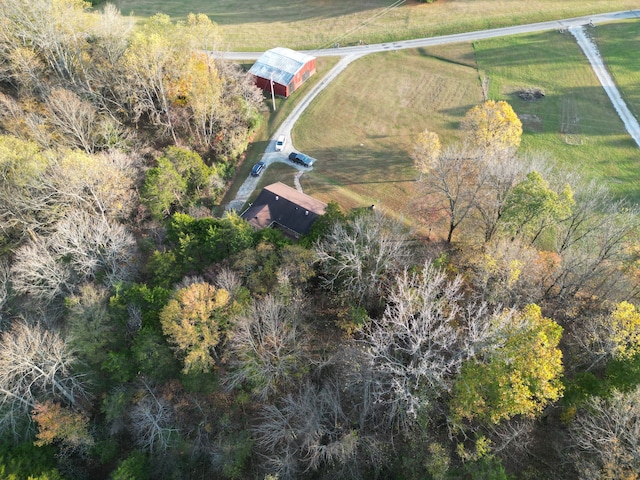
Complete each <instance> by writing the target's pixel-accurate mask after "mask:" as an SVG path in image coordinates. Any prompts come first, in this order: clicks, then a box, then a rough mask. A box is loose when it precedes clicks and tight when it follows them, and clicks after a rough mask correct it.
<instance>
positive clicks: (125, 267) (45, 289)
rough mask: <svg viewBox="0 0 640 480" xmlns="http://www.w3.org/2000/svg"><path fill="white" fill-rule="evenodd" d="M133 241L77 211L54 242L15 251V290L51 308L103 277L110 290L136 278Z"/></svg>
mask: <svg viewBox="0 0 640 480" xmlns="http://www.w3.org/2000/svg"><path fill="white" fill-rule="evenodd" d="M136 258H137V257H136V244H135V240H134V238H133V236H132V235H131V234H129V233H128V232H127V231H126V229H125V228H124V227H123V226H122V225H119V224H117V223H114V222H111V221H109V220H107V219H105V218H103V217H98V216H95V215H89V214H87V213H85V212H82V211H72V212H70V213H69V214H68V217H67V218H66V219H64V220H63V221H61V222H60V223H59V224H58V225H57V228H56V231H55V232H54V233H53V234H52V235H50V236H49V237H46V238H42V237H35V236H34V239H33V240H32V241H31V242H30V243H29V244H27V245H24V246H22V247H20V248H19V249H18V250H17V251H16V255H15V260H14V262H13V265H12V267H11V278H12V282H13V286H14V289H15V290H16V292H18V293H20V294H26V295H29V296H31V297H32V298H33V299H34V300H38V301H41V302H43V303H44V304H48V303H50V302H51V301H53V300H55V299H57V298H59V297H60V296H62V295H66V294H69V293H71V292H72V291H73V290H74V288H75V286H77V285H78V284H79V283H82V282H84V281H87V280H91V279H93V278H94V277H95V275H97V274H98V273H100V274H102V275H103V283H104V284H105V285H106V286H108V287H110V286H113V285H115V284H116V283H118V282H121V281H124V280H128V279H130V278H132V275H133V274H134V273H135V271H136V269H135V264H136Z"/></svg>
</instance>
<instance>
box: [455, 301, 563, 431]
mask: <svg viewBox="0 0 640 480" xmlns="http://www.w3.org/2000/svg"><path fill="white" fill-rule="evenodd" d="M504 315H505V316H504V317H503V318H502V319H501V321H499V325H497V324H496V325H495V326H494V328H495V331H494V334H493V335H492V336H491V337H490V340H489V341H488V342H486V345H485V346H484V347H483V348H482V349H481V350H480V352H479V353H478V354H477V355H476V356H475V357H473V358H471V359H469V360H467V361H466V362H465V364H464V365H463V366H462V370H461V372H460V374H459V375H458V377H457V379H456V381H455V384H454V386H453V392H452V400H451V409H452V411H453V414H454V418H456V419H457V420H458V421H460V420H462V419H467V420H473V419H478V420H481V421H484V422H487V423H498V422H500V421H501V420H503V419H509V418H511V417H513V416H515V415H526V416H535V415H536V414H539V413H540V412H541V411H542V410H543V409H544V407H545V406H546V405H547V404H548V403H549V402H552V401H555V400H557V399H558V398H560V396H561V395H562V389H563V387H562V383H561V381H560V377H561V375H562V371H563V366H562V352H561V351H560V349H559V348H558V343H559V342H560V337H561V336H562V327H561V326H560V325H558V324H557V323H556V322H554V321H553V320H551V319H549V318H545V317H543V316H542V312H541V310H540V307H539V306H537V305H535V304H531V305H527V306H526V307H525V308H524V309H523V310H522V311H520V312H506V313H505V314H504Z"/></svg>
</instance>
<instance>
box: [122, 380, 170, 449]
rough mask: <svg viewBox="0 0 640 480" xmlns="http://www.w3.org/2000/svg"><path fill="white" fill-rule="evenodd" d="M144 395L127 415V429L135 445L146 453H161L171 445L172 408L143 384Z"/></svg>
mask: <svg viewBox="0 0 640 480" xmlns="http://www.w3.org/2000/svg"><path fill="white" fill-rule="evenodd" d="M144 389H145V391H144V393H143V396H142V398H140V399H139V400H138V401H137V402H136V404H135V405H134V406H133V407H132V408H131V412H130V413H129V419H130V422H129V429H130V431H131V433H132V435H133V437H134V438H135V440H136V443H137V445H138V446H139V447H140V448H142V449H143V450H146V451H148V452H156V453H163V452H166V451H167V449H168V448H169V447H170V446H171V445H172V442H173V440H174V437H175V436H176V435H177V433H178V430H177V428H175V426H174V423H175V413H174V411H173V406H172V405H171V404H170V403H169V402H168V401H167V400H166V399H165V398H163V397H161V396H159V395H157V394H156V393H155V392H154V391H153V389H152V388H151V387H149V385H147V384H146V383H145V384H144Z"/></svg>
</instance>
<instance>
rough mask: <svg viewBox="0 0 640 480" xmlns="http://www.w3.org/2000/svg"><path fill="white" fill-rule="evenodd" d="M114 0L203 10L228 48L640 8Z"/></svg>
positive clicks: (383, 38)
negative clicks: (219, 32) (219, 28)
mask: <svg viewBox="0 0 640 480" xmlns="http://www.w3.org/2000/svg"><path fill="white" fill-rule="evenodd" d="M112 1H113V3H115V4H116V5H117V6H118V7H119V8H120V9H121V10H122V12H123V13H124V14H126V15H129V14H132V15H134V16H137V17H140V18H143V17H148V16H150V15H153V14H155V13H158V12H162V13H166V14H168V15H169V16H171V17H173V18H174V19H175V20H180V19H182V18H184V17H185V16H186V15H187V14H188V13H189V12H194V13H205V14H207V15H209V16H210V17H211V18H212V19H213V20H214V21H215V22H217V23H218V24H219V25H220V27H221V30H222V34H223V37H224V39H225V42H226V44H225V45H223V47H224V48H227V49H229V50H245V51H262V50H265V49H268V48H271V47H274V46H287V47H290V48H296V49H315V48H327V47H331V46H333V45H334V43H340V44H343V45H347V44H355V43H358V42H360V41H363V42H366V43H378V42H391V41H394V40H400V39H407V38H417V37H428V36H435V35H443V34H448V33H458V32H464V31H472V30H481V29H486V28H496V27H504V26H509V25H515V24H520V23H530V22H540V21H545V20H553V19H559V18H567V17H575V16H583V15H593V14H595V13H602V12H608V11H617V10H628V9H634V8H639V5H638V2H637V0H536V1H530V0H438V1H437V2H435V3H431V4H424V3H418V2H417V1H416V0H407V1H406V2H403V3H402V2H398V3H399V4H400V6H398V7H397V8H389V6H390V5H394V3H393V0H360V1H344V0H300V1H298V2H295V3H293V2H291V1H290V0H269V1H268V2H257V1H255V0H218V1H215V2H211V1H205V0H189V1H186V2H176V1H173V0H172V1H169V0H112ZM98 7H99V5H98Z"/></svg>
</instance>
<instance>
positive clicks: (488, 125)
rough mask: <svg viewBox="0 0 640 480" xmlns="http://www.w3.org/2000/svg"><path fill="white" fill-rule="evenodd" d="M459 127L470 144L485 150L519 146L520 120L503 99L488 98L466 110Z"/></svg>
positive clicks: (520, 135)
mask: <svg viewBox="0 0 640 480" xmlns="http://www.w3.org/2000/svg"><path fill="white" fill-rule="evenodd" d="M460 128H461V129H462V130H463V132H465V137H466V140H467V141H468V142H470V143H471V144H472V145H474V146H476V147H478V148H481V149H484V150H487V151H496V150H505V149H509V148H517V147H518V146H520V140H521V137H522V122H521V121H520V119H519V118H518V115H516V112H514V111H513V108H512V107H511V105H509V104H508V103H507V102H505V101H502V100H501V101H498V102H496V101H495V100H488V101H486V102H484V103H481V104H480V105H476V106H475V107H473V108H472V109H471V110H469V111H468V112H467V114H466V115H465V117H464V119H463V120H462V123H461V125H460Z"/></svg>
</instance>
